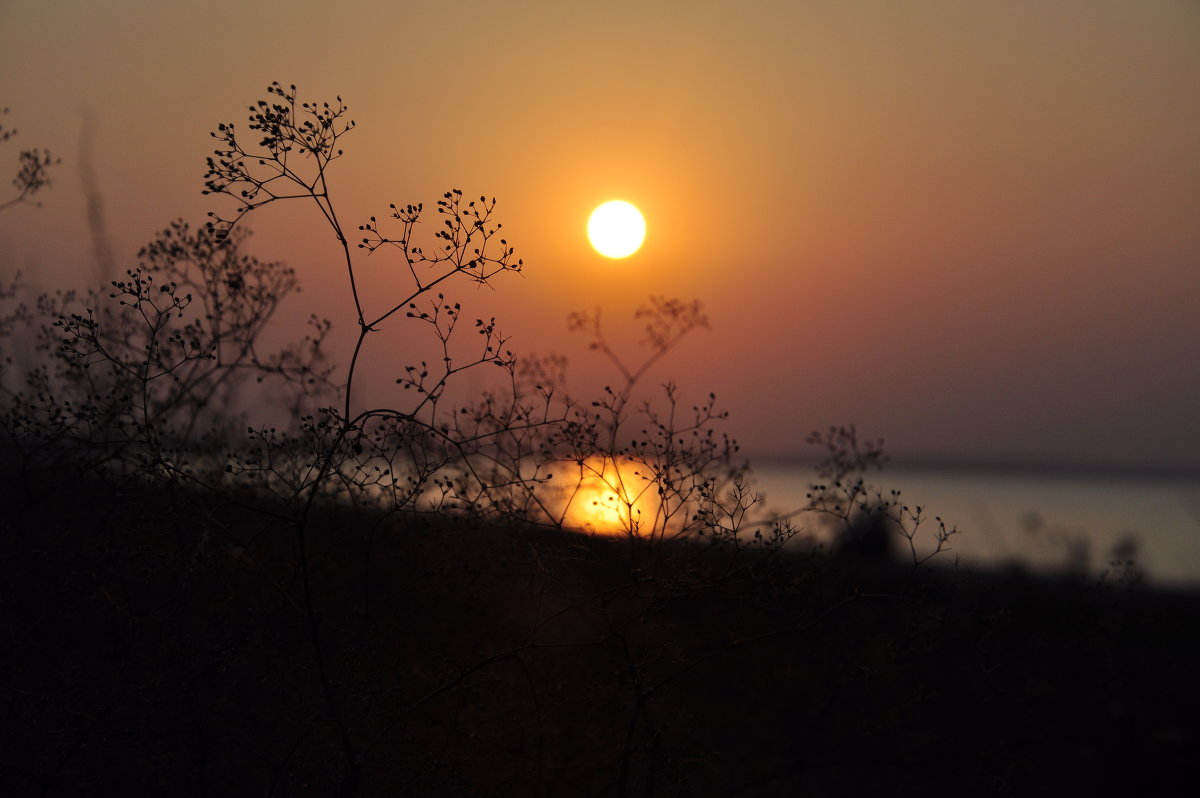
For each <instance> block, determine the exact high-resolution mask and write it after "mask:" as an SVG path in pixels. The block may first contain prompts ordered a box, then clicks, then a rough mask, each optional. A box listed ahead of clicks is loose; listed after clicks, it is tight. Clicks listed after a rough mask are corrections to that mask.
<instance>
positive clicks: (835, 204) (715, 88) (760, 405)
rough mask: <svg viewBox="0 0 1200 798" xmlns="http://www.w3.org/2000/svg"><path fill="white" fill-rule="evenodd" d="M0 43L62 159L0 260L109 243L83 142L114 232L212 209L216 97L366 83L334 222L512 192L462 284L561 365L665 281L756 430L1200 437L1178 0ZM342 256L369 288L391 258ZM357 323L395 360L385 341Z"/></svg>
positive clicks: (123, 247)
mask: <svg viewBox="0 0 1200 798" xmlns="http://www.w3.org/2000/svg"><path fill="white" fill-rule="evenodd" d="M0 75H3V76H4V79H3V92H2V96H0V106H8V107H9V108H10V109H11V111H10V113H9V115H8V117H7V118H6V123H7V124H12V125H14V126H15V127H17V128H18V129H19V131H20V137H19V138H18V139H16V140H14V141H10V142H9V143H8V144H7V145H5V147H4V149H2V150H0V164H9V166H10V167H11V169H13V170H15V160H16V152H17V149H18V148H19V147H22V146H24V147H31V146H40V147H47V148H49V149H51V150H52V151H53V152H54V153H55V154H57V155H61V156H62V157H63V160H64V163H63V165H62V166H61V167H60V168H59V170H58V171H57V173H56V180H55V185H54V186H53V188H52V189H51V190H50V191H48V192H47V193H46V194H45V195H44V198H43V204H42V207H41V208H39V209H34V208H18V209H16V210H10V211H8V212H6V213H5V214H2V215H0V271H3V272H4V273H6V274H7V273H9V272H11V271H12V270H13V268H14V267H19V268H21V269H22V271H23V272H24V273H25V275H26V276H27V277H28V278H29V279H30V281H31V282H33V283H35V284H37V285H38V286H40V287H42V288H49V287H54V286H56V285H59V284H62V283H68V282H69V283H75V284H78V283H80V282H82V281H84V280H86V279H94V277H95V275H96V268H95V266H94V258H93V255H92V251H93V248H92V243H91V240H90V238H89V235H88V232H87V229H88V228H87V224H86V221H85V203H84V194H83V191H82V188H81V181H80V162H81V157H82V152H83V150H82V149H81V141H84V140H86V141H89V142H90V143H89V144H87V145H86V147H84V148H83V149H87V150H89V151H90V153H91V156H90V157H91V163H92V169H93V172H94V175H95V182H96V185H97V186H98V188H99V190H100V192H101V194H102V196H103V199H104V203H105V204H104V210H105V218H106V225H107V228H108V236H109V240H110V242H111V246H112V250H113V252H114V254H115V255H116V258H117V261H118V262H119V263H125V262H130V261H132V258H133V254H134V252H135V251H136V250H137V248H138V246H139V245H141V244H142V243H144V242H145V241H146V240H148V239H149V238H150V237H151V235H152V234H153V233H154V231H155V230H157V229H159V228H161V227H163V226H165V224H166V223H167V222H168V221H170V220H171V219H172V218H176V217H183V218H186V219H190V220H193V221H195V222H202V221H203V219H204V214H205V212H206V211H207V210H209V209H211V208H213V207H214V202H215V200H214V198H211V197H203V196H201V195H200V189H201V188H202V175H203V173H204V159H205V157H206V156H207V155H208V154H210V151H211V149H212V146H213V144H212V140H211V139H210V138H209V136H208V132H209V131H210V130H212V129H213V128H214V127H215V126H216V124H217V123H219V122H225V121H233V122H237V123H243V122H244V118H245V106H246V105H247V104H249V103H250V102H252V101H254V100H257V99H258V98H260V97H263V96H265V94H264V92H263V88H264V87H265V86H266V85H267V84H268V83H269V82H270V81H272V80H280V81H282V82H285V83H295V84H297V85H298V86H299V87H300V91H301V94H302V98H308V99H316V100H321V99H325V98H332V97H333V95H335V94H341V95H342V97H343V98H345V100H346V102H347V103H348V104H349V105H350V107H351V116H352V117H353V118H354V119H355V120H356V121H357V122H358V129H357V130H355V131H354V132H353V133H352V134H351V135H350V136H349V137H347V139H346V140H345V146H346V149H347V152H348V154H347V157H346V158H345V159H344V160H343V161H341V162H339V163H338V164H337V165H336V169H337V171H336V172H335V174H334V177H333V184H334V190H335V191H336V192H337V194H338V196H337V197H336V198H335V199H337V200H338V201H339V203H340V205H341V212H342V216H343V218H344V219H347V220H350V222H351V224H356V223H357V222H358V221H361V220H365V218H366V217H367V216H369V215H371V214H379V213H381V212H382V211H384V210H385V209H386V207H387V204H388V203H390V202H396V203H408V202H417V201H424V202H426V203H427V204H432V202H433V200H435V199H436V198H437V197H439V196H440V195H441V193H442V192H443V191H445V190H447V189H449V188H452V187H459V188H462V189H463V190H464V191H466V193H467V194H468V195H472V194H474V195H478V194H487V195H489V196H495V197H497V198H499V200H500V206H499V212H498V213H499V218H500V219H501V220H502V221H503V222H504V223H505V228H506V232H507V233H508V238H509V239H510V240H511V241H512V242H514V243H515V244H516V246H517V248H518V253H519V254H520V255H521V256H522V257H523V258H524V260H525V262H526V264H527V271H526V274H525V276H524V277H523V278H516V279H511V280H504V281H502V282H501V283H499V284H498V285H497V289H498V290H497V291H495V292H487V291H484V292H480V291H477V290H475V289H474V288H469V287H465V288H464V289H463V290H461V291H460V292H459V293H460V294H463V295H465V298H466V299H467V300H468V304H469V307H470V308H471V309H472V310H475V309H478V310H479V311H480V312H482V313H486V315H496V316H497V317H498V318H499V320H500V322H501V326H502V328H503V329H504V330H505V331H506V332H507V333H509V334H511V335H512V341H511V343H512V346H513V348H514V349H516V350H517V351H518V352H521V351H529V350H535V351H541V352H545V351H550V350H555V351H560V352H565V353H566V354H568V355H569V356H570V357H571V359H572V362H573V369H574V370H573V372H572V378H571V379H572V382H571V387H572V388H574V389H575V390H576V392H578V393H585V392H586V391H587V390H588V389H589V388H590V387H592V386H594V385H596V384H597V383H600V382H603V381H605V380H608V379H610V375H609V372H606V371H604V364H603V363H601V362H600V361H598V360H596V359H595V358H594V356H593V355H591V354H590V353H587V352H586V351H584V350H583V349H582V347H580V346H577V345H576V343H575V342H573V341H571V340H570V339H569V338H567V337H566V336H565V325H564V318H565V316H566V314H567V313H568V312H569V311H571V310H576V309H584V308H589V307H592V306H594V305H597V304H599V305H600V306H602V307H603V309H604V314H605V318H606V319H609V320H611V321H612V322H613V323H614V325H615V324H616V322H618V321H620V320H624V319H626V318H628V316H629V314H630V312H631V311H632V309H633V308H634V307H635V306H636V305H638V304H639V303H640V302H641V301H643V299H644V298H645V297H646V296H647V295H648V294H651V293H655V294H666V295H669V296H678V297H680V298H685V299H691V298H697V299H700V300H702V301H704V302H705V303H706V304H707V306H708V308H709V311H710V315H711V317H712V321H713V330H712V331H711V332H702V333H699V334H697V335H696V336H694V337H693V338H692V339H691V340H689V341H687V342H686V343H685V344H684V345H683V346H682V347H681V348H680V349H679V350H678V351H677V352H676V353H675V354H674V355H673V356H672V357H671V358H670V359H669V360H668V361H666V363H665V364H664V365H663V366H662V367H661V369H660V371H659V372H658V374H657V375H656V376H657V377H658V378H659V379H666V378H667V377H674V378H676V379H677V380H678V381H679V382H680V383H681V384H682V385H683V386H684V388H685V389H686V390H688V391H690V392H692V393H693V394H701V395H702V394H704V393H707V392H708V391H709V390H713V391H715V392H716V393H717V395H718V397H719V398H720V399H721V400H722V401H723V402H724V403H725V405H726V407H727V408H728V409H729V410H730V411H731V414H732V417H731V420H730V429H731V431H732V432H733V433H734V434H735V435H736V436H737V437H738V438H739V439H740V440H741V441H742V442H743V444H744V447H745V449H746V450H747V451H748V452H751V453H761V454H778V455H791V454H803V453H804V451H805V450H804V447H803V443H802V442H803V439H804V437H805V435H806V433H807V432H809V431H810V430H812V429H815V428H822V427H824V426H827V425H828V424H831V423H846V422H854V423H856V424H857V425H858V427H859V429H860V430H861V431H862V432H863V433H865V434H867V435H869V436H871V437H876V436H883V437H884V438H886V439H887V440H888V442H889V448H890V449H891V450H892V452H893V454H894V456H895V458H896V460H898V461H899V462H905V461H911V460H913V459H916V458H934V459H949V460H954V461H963V460H971V461H981V462H994V461H1022V462H1045V463H1059V464H1096V465H1132V466H1171V467H1188V468H1200V419H1198V413H1197V409H1196V408H1197V404H1198V401H1197V398H1198V397H1200V320H1198V319H1200V313H1198V312H1197V311H1198V308H1200V3H1197V2H1194V1H1191V0H1187V1H1185V0H1176V1H1175V2H1167V1H1161V2H1160V1H1157V0H1149V1H1142V2H1133V1H1132V0H1125V1H1123V2H1112V1H1106V0H1060V1H1059V2H1053V1H1051V0H1037V1H1036V2H1034V1H1030V2H1020V1H1019V0H1018V1H1014V0H1004V1H1003V2H1001V1H999V0H997V2H987V1H986V0H979V1H977V2H976V1H971V2H968V1H967V0H960V1H959V2H949V1H947V2H934V1H932V0H931V1H928V2H892V1H891V0H887V1H884V0H881V1H880V2H854V1H851V0H848V1H846V2H794V3H782V2H755V0H740V2H728V3H717V2H688V3H682V2H681V3H654V2H629V3H626V2H606V3H603V4H600V3H571V2H507V3H486V2H475V1H474V0H467V1H465V2H455V3H446V2H394V0H393V1H392V2H345V3H340V4H336V5H335V4H331V3H328V2H310V1H309V0H294V2H291V3H288V4H281V3H275V2H269V3H257V2H253V1H252V0H238V1H237V2H228V1H227V0H215V1H214V2H205V3H186V4H183V3H179V4H176V3H163V2H161V1H160V0H154V1H152V0H144V1H140V0H139V1H134V0H120V1H117V0H114V1H111V2H102V3H93V2H86V3H85V2H52V1H50V0H40V1H39V2H31V1H28V0H5V1H4V2H0ZM89 117H90V119H91V122H90V123H88V124H87V125H86V126H85V124H84V120H85V119H87V118H89ZM85 127H86V130H87V131H88V136H86V137H84V136H83V133H84V130H85ZM6 170H7V168H6ZM618 197H619V198H624V199H627V200H630V201H632V202H634V203H636V204H637V205H639V206H640V207H641V209H642V210H643V212H644V213H645V215H646V218H647V222H648V225H649V234H648V238H647V242H646V246H645V247H644V249H643V250H642V251H641V252H640V253H639V254H637V255H635V256H634V257H633V258H630V259H628V260H626V261H620V262H614V261H608V260H605V259H603V258H601V257H600V256H598V255H596V254H595V253H593V252H592V251H591V250H590V248H589V247H588V244H587V241H586V238H585V235H584V225H585V222H586V218H587V215H588V213H589V211H590V210H591V208H593V207H594V206H595V205H597V204H599V203H600V202H602V201H604V200H607V199H612V198H618ZM226 207H228V206H227V205H226ZM252 226H253V228H254V230H255V233H256V234H255V243H254V248H255V250H256V251H258V252H259V253H260V254H262V255H264V256H268V257H272V258H282V259H285V260H286V261H288V263H290V264H291V265H293V266H295V267H297V269H298V270H299V271H300V273H301V276H302V279H303V280H304V283H305V285H306V287H307V291H306V293H305V294H304V295H302V296H301V297H300V298H298V300H297V301H295V302H293V303H292V308H291V309H292V311H293V312H294V315H295V317H296V318H298V319H302V318H304V317H306V316H307V314H308V312H310V311H312V310H319V311H320V312H322V313H324V314H325V315H327V316H330V317H331V318H333V319H334V320H335V322H336V323H339V324H340V326H341V328H342V329H343V330H344V331H346V332H347V333H348V332H349V331H350V330H351V327H352V315H351V310H352V307H351V304H350V298H349V295H348V293H347V291H346V286H345V285H344V280H343V276H344V275H343V272H342V271H341V270H340V266H338V263H337V260H336V255H337V252H336V249H335V245H334V242H333V240H332V238H331V237H330V236H329V235H328V234H326V233H323V232H322V231H321V229H320V228H319V226H318V225H317V224H316V220H315V218H314V217H313V215H312V213H311V210H310V209H302V208H299V207H293V208H279V209H272V210H271V211H270V212H267V213H263V214H262V215H260V216H258V218H257V219H256V220H254V221H253V224H252ZM363 268H364V270H372V269H373V270H375V271H373V272H371V275H372V276H371V277H370V278H369V280H370V286H371V287H370V290H371V291H372V292H378V293H377V295H378V296H379V297H380V299H379V301H380V303H382V301H383V297H384V296H386V295H387V292H388V279H389V278H388V271H387V268H386V265H385V264H383V263H381V262H379V261H377V260H374V259H373V260H371V261H368V262H367V264H366V265H365V266H364V267H363ZM613 337H614V338H615V339H617V340H618V341H619V342H621V343H626V344H628V343H632V342H633V341H635V340H636V338H637V335H636V331H633V330H630V331H626V332H625V333H620V332H618V331H617V330H615V329H614V336H613ZM390 346H394V347H395V348H396V349H397V350H399V349H403V347H404V346H405V344H403V343H402V342H400V343H395V344H393V345H390ZM372 358H373V359H372V360H371V361H370V362H371V364H372V365H371V368H372V369H375V370H376V375H377V383H378V384H379V385H384V384H388V383H390V382H391V379H392V378H393V375H392V374H391V371H393V370H395V363H396V361H397V360H398V359H402V358H399V357H398V356H397V352H396V351H395V350H391V349H388V348H387V347H384V349H383V350H382V351H379V350H378V349H377V351H375V352H373V353H372Z"/></svg>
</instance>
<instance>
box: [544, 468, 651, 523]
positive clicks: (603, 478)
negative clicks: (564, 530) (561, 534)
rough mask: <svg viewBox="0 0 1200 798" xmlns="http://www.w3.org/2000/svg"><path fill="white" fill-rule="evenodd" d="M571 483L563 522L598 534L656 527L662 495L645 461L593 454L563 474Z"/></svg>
mask: <svg viewBox="0 0 1200 798" xmlns="http://www.w3.org/2000/svg"><path fill="white" fill-rule="evenodd" d="M562 476H563V477H564V480H563V481H564V482H566V483H568V484H569V485H570V486H571V487H570V488H569V489H568V490H567V495H566V496H564V500H565V501H566V502H567V504H566V506H565V508H564V516H563V523H564V524H565V525H566V526H569V527H574V528H576V529H584V530H587V531H589V532H594V533H596V534H598V535H631V534H632V535H636V534H638V533H639V530H641V529H643V528H645V529H647V530H649V529H653V527H654V523H655V519H656V517H657V511H658V501H657V500H658V496H657V493H656V491H655V489H654V485H655V484H656V483H655V482H654V480H653V475H652V474H651V473H650V469H649V468H648V467H647V466H646V464H645V463H634V462H630V461H625V460H622V461H619V462H618V461H616V460H614V459H613V458H611V457H599V456H597V457H589V458H588V459H587V460H585V461H584V462H583V463H582V464H580V465H579V466H578V467H577V468H572V469H571V470H570V471H569V472H564V473H563V474H562Z"/></svg>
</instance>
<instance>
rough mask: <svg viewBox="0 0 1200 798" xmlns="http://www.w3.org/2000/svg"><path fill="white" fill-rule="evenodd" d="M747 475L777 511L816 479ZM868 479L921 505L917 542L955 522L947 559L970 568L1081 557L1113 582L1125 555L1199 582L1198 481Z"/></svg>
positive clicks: (911, 472) (802, 469)
mask: <svg viewBox="0 0 1200 798" xmlns="http://www.w3.org/2000/svg"><path fill="white" fill-rule="evenodd" d="M754 474H755V476H756V480H757V487H758V489H759V490H760V491H761V492H763V493H764V494H765V495H766V498H767V506H768V507H770V508H773V509H775V510H780V511H787V510H793V509H796V508H798V507H800V506H802V505H803V504H804V495H805V493H806V491H807V489H808V485H809V484H810V483H811V482H812V481H813V479H814V476H813V472H812V469H811V467H810V466H807V465H780V464H766V465H756V466H755V468H754ZM868 481H869V483H870V484H872V485H875V486H876V487H880V488H883V489H885V493H886V492H887V491H890V490H893V489H894V490H899V491H901V494H902V499H903V501H904V503H905V504H908V505H918V504H919V505H922V506H924V508H925V513H926V515H927V516H928V517H929V519H930V520H929V522H927V524H926V525H924V526H922V527H921V530H920V531H919V532H918V538H917V540H918V543H921V542H922V541H923V543H924V545H926V546H929V545H932V542H933V534H934V529H935V526H934V524H933V516H935V515H937V516H941V518H942V519H943V520H944V521H945V522H946V524H947V526H950V525H957V526H958V528H959V529H960V530H961V533H960V534H958V535H956V536H954V537H953V538H952V539H951V540H950V542H949V544H948V545H949V546H950V547H951V549H952V550H953V553H952V554H951V555H948V556H947V557H946V559H947V561H948V559H949V557H952V556H953V555H954V554H957V555H958V556H959V557H961V560H962V562H963V563H965V564H968V565H972V564H976V565H980V566H988V567H990V566H997V565H1004V564H1019V565H1022V566H1025V567H1029V568H1033V569H1036V570H1043V571H1053V570H1062V569H1071V568H1078V567H1079V566H1080V565H1081V564H1083V565H1085V566H1086V569H1087V570H1088V572H1090V573H1092V574H1093V575H1097V576H1098V575H1099V574H1101V573H1102V572H1105V571H1108V574H1107V576H1106V578H1108V579H1113V580H1116V579H1119V578H1120V572H1121V569H1120V567H1114V566H1113V565H1112V562H1113V561H1114V560H1124V559H1126V558H1127V557H1128V556H1130V555H1132V557H1133V559H1134V562H1135V564H1136V566H1137V567H1138V568H1139V569H1140V570H1141V571H1142V572H1144V574H1145V576H1146V577H1147V578H1148V579H1150V580H1151V581H1153V582H1155V583H1158V584H1162V585H1164V586H1166V585H1169V586H1174V587H1200V480H1195V479H1186V478H1166V477H1150V476H1137V477H1129V476H1126V477H1118V476H1094V475H1082V474H1043V473H1036V474H1035V473H1023V472H988V471H953V470H934V469H919V470H918V469H907V470H906V469H897V468H887V469H885V470H883V471H881V472H873V473H871V474H868ZM927 527H928V529H927Z"/></svg>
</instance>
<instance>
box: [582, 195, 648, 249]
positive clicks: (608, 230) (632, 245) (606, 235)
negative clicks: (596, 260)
mask: <svg viewBox="0 0 1200 798" xmlns="http://www.w3.org/2000/svg"><path fill="white" fill-rule="evenodd" d="M587 234H588V240H589V241H591V242H592V246H593V247H595V248H596V251H597V252H599V253H600V254H601V255H603V256H604V257H606V258H628V257H629V256H630V255H632V254H633V253H635V252H637V251H638V249H639V248H640V247H641V246H642V242H643V241H645V240H646V219H645V217H643V216H642V212H641V211H639V210H638V209H637V208H636V207H634V206H633V205H631V204H630V203H628V202H625V201H624V200H611V201H610V202H606V203H604V204H603V205H601V206H600V207H598V208H596V210H594V211H592V215H591V217H589V218H588V223H587Z"/></svg>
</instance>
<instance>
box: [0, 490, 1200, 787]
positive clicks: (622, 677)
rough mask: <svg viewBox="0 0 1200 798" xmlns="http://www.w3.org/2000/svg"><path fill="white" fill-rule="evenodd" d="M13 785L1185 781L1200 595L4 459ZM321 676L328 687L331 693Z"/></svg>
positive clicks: (3, 706)
mask: <svg viewBox="0 0 1200 798" xmlns="http://www.w3.org/2000/svg"><path fill="white" fill-rule="evenodd" d="M0 500H2V501H3V515H2V516H0V525H2V532H0V792H2V793H3V794H5V795H26V794H30V795H39V794H44V795H76V794H111V795H118V794H120V795H125V794H135V793H141V794H162V795H303V794H306V795H334V794H338V793H339V792H341V793H343V794H347V793H351V792H357V793H358V794H362V795H422V796H423V795H429V796H433V795H546V796H562V795H748V796H754V795H815V796H824V795H833V796H838V795H884V794H888V795H909V794H954V795H996V794H1001V795H1007V794H1011V795H1076V794H1084V793H1087V792H1103V793H1105V794H1122V793H1125V794H1131V795H1133V794H1137V795H1141V794H1150V795H1182V794H1188V795H1190V794H1193V790H1192V789H1191V788H1190V787H1191V785H1190V782H1192V781H1193V780H1194V779H1195V777H1196V776H1198V775H1200V731H1198V729H1200V724H1198V721H1197V712H1198V710H1200V706H1198V698H1200V687H1198V686H1197V681H1198V680H1200V600H1198V599H1197V597H1196V596H1193V595H1177V594H1176V595H1167V594H1158V593H1155V592H1152V591H1151V590H1149V589H1147V588H1144V587H1142V588H1134V589H1128V588H1124V587H1121V586H1117V585H1106V584H1096V583H1094V582H1092V583H1087V582H1085V581H1083V580H1081V579H1067V578H1064V579H1061V580H1046V579H1033V578H1031V577H1028V576H1024V575H1021V574H1016V573H1013V574H993V575H980V574H975V575H970V574H965V573H963V572H961V571H954V570H953V569H948V570H946V571H942V572H922V573H917V574H914V573H913V572H912V571H911V570H910V569H904V568H900V567H894V568H889V567H881V566H872V567H869V568H868V567H865V566H863V565H861V564H859V565H855V564H853V563H851V562H846V561H842V560H838V559H837V558H830V557H825V556H820V555H814V554H807V555H803V554H795V555H789V556H772V557H755V556H753V555H750V554H745V553H741V554H736V553H734V552H731V551H729V550H727V549H713V548H711V547H706V546H688V547H684V546H668V547H658V548H657V549H656V548H652V547H648V546H638V547H631V546H630V545H629V543H628V542H627V541H625V542H620V541H611V540H601V539H589V538H585V537H579V536H574V535H568V534H564V533H561V532H546V531H536V530H527V529H519V528H503V527H496V526H486V525H481V524H471V523H466V522H449V521H446V520H444V519H443V520H441V521H437V522H431V521H428V520H424V521H422V520H418V519H411V518H410V519H401V518H391V519H385V520H384V521H382V522H378V523H376V521H375V520H373V519H369V518H365V517H363V516H360V515H356V514H354V513H349V512H344V513H340V514H339V513H332V512H331V513H326V514H325V515H324V516H323V517H322V518H321V519H320V522H319V523H318V524H317V525H316V526H315V527H314V528H312V529H311V530H310V533H309V536H308V542H309V557H310V562H311V573H310V577H311V578H310V583H311V585H312V589H313V594H312V603H313V605H314V606H315V609H316V627H317V629H318V631H319V634H318V639H319V642H320V646H321V650H322V655H323V658H324V662H325V668H324V671H325V676H326V678H325V679H323V678H322V669H321V668H319V667H318V665H317V659H316V657H315V655H314V645H313V635H312V634H311V628H312V627H311V626H310V625H309V622H308V621H307V620H306V612H305V609H304V608H305V597H304V591H303V583H302V581H301V579H300V578H299V575H298V569H297V549H296V538H295V534H294V531H293V530H292V528H291V527H290V526H289V525H288V524H287V523H286V522H284V521H282V520H277V519H275V518H272V517H270V516H268V515H263V514H260V513H257V512H253V511H250V510H247V509H246V508H245V507H242V506H239V505H237V504H234V503H230V502H228V501H218V500H214V499H211V498H203V497H198V496H196V495H191V494H184V493H182V492H179V493H176V494H174V495H172V493H171V492H170V491H168V490H166V489H161V488H160V489H153V490H151V489H148V488H145V487H135V486H123V487H122V486H114V485H109V484H103V483H98V482H80V481H75V480H70V481H62V480H58V479H49V478H42V479H34V480H32V481H22V480H21V479H20V478H18V477H17V476H10V477H9V478H7V479H5V480H3V488H2V496H0ZM326 685H327V686H326Z"/></svg>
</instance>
